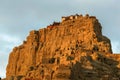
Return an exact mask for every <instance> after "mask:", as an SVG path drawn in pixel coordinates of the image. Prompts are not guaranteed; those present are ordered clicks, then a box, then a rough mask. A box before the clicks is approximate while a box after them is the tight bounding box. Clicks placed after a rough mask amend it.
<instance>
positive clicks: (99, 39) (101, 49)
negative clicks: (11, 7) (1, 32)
mask: <svg viewBox="0 0 120 80" xmlns="http://www.w3.org/2000/svg"><path fill="white" fill-rule="evenodd" d="M74 17H75V16H74ZM101 29H102V27H101V25H100V23H99V22H98V20H97V19H96V18H95V17H94V16H88V15H87V16H79V15H77V17H75V18H69V17H67V20H65V19H64V20H62V22H60V23H56V22H55V23H53V24H52V25H49V26H48V27H47V28H44V29H40V30H38V31H35V30H33V31H31V32H30V34H29V36H28V37H27V39H26V41H24V42H23V44H22V45H20V46H18V47H15V48H14V49H13V51H12V52H11V53H10V56H9V62H8V65H7V69H6V70H7V72H6V79H7V80H108V79H109V80H117V79H118V80H119V76H120V72H119V71H120V70H119V68H120V64H119V56H120V55H115V54H112V50H111V44H110V40H109V39H108V38H107V37H105V36H103V35H102V32H101Z"/></svg>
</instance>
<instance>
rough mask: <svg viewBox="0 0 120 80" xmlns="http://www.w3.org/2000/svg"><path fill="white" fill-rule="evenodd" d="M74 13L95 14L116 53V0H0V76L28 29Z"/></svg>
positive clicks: (119, 34) (119, 9)
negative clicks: (10, 54) (14, 48)
mask: <svg viewBox="0 0 120 80" xmlns="http://www.w3.org/2000/svg"><path fill="white" fill-rule="evenodd" d="M76 13H78V14H83V15H85V14H87V13H88V14H90V15H94V16H96V17H97V18H98V19H99V21H100V23H101V25H102V26H103V28H102V30H103V34H104V35H106V36H107V37H109V38H110V39H111V43H112V49H113V52H114V53H119V52H120V49H119V47H120V31H119V30H120V0H0V38H1V39H0V77H5V73H6V65H7V62H8V56H9V53H10V52H11V51H12V48H13V47H15V46H18V45H19V44H21V43H22V41H23V40H25V38H26V36H27V35H28V33H29V31H30V30H33V29H36V30H37V29H40V28H43V27H46V25H49V24H50V23H52V22H54V21H60V20H61V16H66V15H72V14H76Z"/></svg>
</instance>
